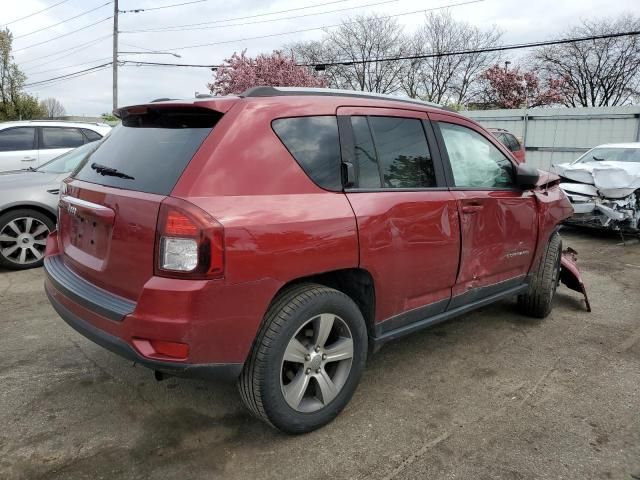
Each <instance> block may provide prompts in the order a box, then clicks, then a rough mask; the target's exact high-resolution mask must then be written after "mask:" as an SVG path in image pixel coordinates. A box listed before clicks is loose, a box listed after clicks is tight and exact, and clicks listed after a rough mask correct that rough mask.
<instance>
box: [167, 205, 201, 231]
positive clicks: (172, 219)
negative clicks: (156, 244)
mask: <svg viewBox="0 0 640 480" xmlns="http://www.w3.org/2000/svg"><path fill="white" fill-rule="evenodd" d="M164 233H165V234H166V235H175V236H178V237H179V236H182V235H190V236H193V235H196V234H197V233H198V227H197V226H196V225H195V224H194V223H193V222H192V221H191V220H190V219H189V217H187V216H185V215H182V214H181V213H180V212H176V211H175V210H170V211H169V213H168V214H167V225H166V227H165V232H164Z"/></svg>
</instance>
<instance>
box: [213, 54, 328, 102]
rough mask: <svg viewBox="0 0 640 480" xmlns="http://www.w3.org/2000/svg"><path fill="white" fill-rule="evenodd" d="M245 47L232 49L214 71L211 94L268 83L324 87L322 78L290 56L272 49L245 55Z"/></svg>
mask: <svg viewBox="0 0 640 480" xmlns="http://www.w3.org/2000/svg"><path fill="white" fill-rule="evenodd" d="M245 52H246V50H245V51H243V52H242V53H240V54H239V55H238V53H236V52H234V54H233V55H232V56H231V58H227V59H225V60H224V65H223V66H222V67H219V68H218V69H217V71H216V73H215V78H214V80H213V82H212V83H210V84H208V85H207V86H208V88H209V90H210V91H211V93H213V94H214V95H232V94H238V93H242V92H244V91H245V90H247V89H248V88H252V87H258V86H271V87H326V81H325V79H324V78H320V77H318V76H317V75H314V74H313V73H312V72H311V71H310V70H309V69H308V68H307V67H301V66H299V65H296V62H295V60H294V58H293V56H286V55H283V54H282V52H279V51H274V52H273V53H272V54H270V55H266V54H261V55H258V56H257V57H256V58H251V57H247V56H246V55H245Z"/></svg>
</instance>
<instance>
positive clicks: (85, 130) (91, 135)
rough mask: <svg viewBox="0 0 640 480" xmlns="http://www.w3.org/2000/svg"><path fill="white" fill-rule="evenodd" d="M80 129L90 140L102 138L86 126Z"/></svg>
mask: <svg viewBox="0 0 640 480" xmlns="http://www.w3.org/2000/svg"><path fill="white" fill-rule="evenodd" d="M82 131H83V133H84V134H85V135H86V137H87V138H88V139H89V141H90V142H95V141H96V140H100V139H101V138H102V135H100V134H99V133H97V132H94V131H93V130H89V129H88V128H83V129H82Z"/></svg>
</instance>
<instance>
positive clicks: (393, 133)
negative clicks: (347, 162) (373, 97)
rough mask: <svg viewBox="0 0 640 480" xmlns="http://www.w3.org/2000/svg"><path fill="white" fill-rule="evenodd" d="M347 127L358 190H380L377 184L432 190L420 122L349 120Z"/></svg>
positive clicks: (431, 173) (430, 163)
mask: <svg viewBox="0 0 640 480" xmlns="http://www.w3.org/2000/svg"><path fill="white" fill-rule="evenodd" d="M351 125H352V126H353V134H354V143H355V149H356V152H355V155H356V160H357V162H358V166H359V177H358V187H360V188H380V184H381V181H380V180H382V187H384V188H427V187H435V186H436V175H435V171H434V167H433V160H432V159H431V154H430V152H429V145H428V144H427V138H426V137H425V133H424V129H423V128H422V122H421V121H420V120H418V119H415V118H402V117H351ZM372 142H373V143H372ZM376 169H377V170H378V171H377V172H376Z"/></svg>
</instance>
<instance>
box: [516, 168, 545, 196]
mask: <svg viewBox="0 0 640 480" xmlns="http://www.w3.org/2000/svg"><path fill="white" fill-rule="evenodd" d="M539 179H540V172H538V169H537V168H535V167H533V166H531V165H528V164H526V163H521V164H519V165H518V167H517V169H516V184H517V185H518V186H519V187H520V188H522V189H523V190H528V189H530V188H533V187H535V186H536V184H537V183H538V180H539Z"/></svg>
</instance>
